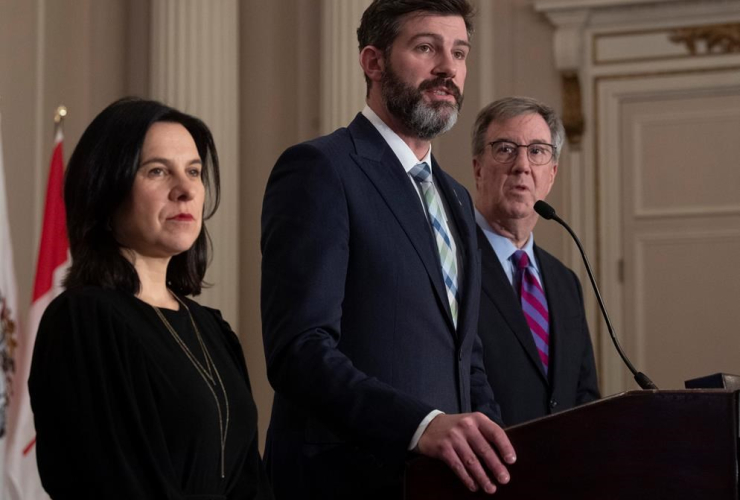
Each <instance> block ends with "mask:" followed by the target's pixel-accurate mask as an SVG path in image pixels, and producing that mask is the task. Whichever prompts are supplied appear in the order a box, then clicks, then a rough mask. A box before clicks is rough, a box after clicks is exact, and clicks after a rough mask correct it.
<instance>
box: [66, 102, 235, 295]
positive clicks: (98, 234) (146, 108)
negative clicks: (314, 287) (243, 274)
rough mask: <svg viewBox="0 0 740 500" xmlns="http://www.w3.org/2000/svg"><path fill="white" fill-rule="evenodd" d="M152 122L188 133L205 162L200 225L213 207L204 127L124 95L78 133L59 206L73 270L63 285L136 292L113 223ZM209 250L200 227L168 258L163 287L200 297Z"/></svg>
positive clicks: (214, 164) (212, 157)
mask: <svg viewBox="0 0 740 500" xmlns="http://www.w3.org/2000/svg"><path fill="white" fill-rule="evenodd" d="M157 122H174V123H179V124H181V125H182V126H183V127H185V128H186V129H187V130H188V132H190V135H191V136H192V137H193V140H194V141H195V145H196V147H197V148H198V154H199V155H200V159H201V161H202V163H203V170H202V179H203V184H204V185H205V188H206V205H205V207H204V214H203V220H204V221H205V220H206V219H208V218H210V217H211V216H212V215H213V214H214V213H215V211H216V209H217V208H218V204H219V201H220V196H221V188H220V179H219V167H218V154H217V152H216V146H215V144H214V142H213V136H212V135H211V131H210V130H209V129H208V127H207V126H206V124H205V123H203V122H202V121H201V120H199V119H198V118H195V117H194V116H190V115H188V114H185V113H182V112H180V111H177V110H176V109H173V108H171V107H169V106H165V105H164V104H162V103H160V102H157V101H149V100H144V99H138V98H134V97H126V98H123V99H120V100H118V101H116V102H114V103H113V104H111V105H110V106H108V107H107V108H105V109H104V110H103V111H102V112H101V113H100V114H99V115H98V116H96V117H95V119H94V120H93V121H92V123H90V125H89V126H88V127H87V129H86V130H85V132H84V133H83V134H82V137H81V138H80V142H79V143H78V144H77V147H76V148H75V150H74V152H73V153H72V157H71V159H70V160H69V165H68V167H67V172H66V174H65V178H64V205H65V207H66V210H67V233H68V235H69V246H70V251H71V253H72V267H71V268H70V270H69V274H67V277H66V278H65V281H64V286H65V287H66V288H74V287H80V286H85V285H97V286H101V287H103V288H113V289H118V290H124V291H127V292H130V293H133V294H135V293H138V291H139V288H140V285H141V284H140V282H139V276H138V274H137V273H136V270H135V269H134V266H133V265H132V264H131V262H129V260H128V259H126V258H125V257H124V256H123V255H122V253H121V245H120V243H118V241H116V239H115V237H114V234H113V231H112V230H111V227H110V220H111V218H112V216H113V214H114V212H115V211H116V210H117V209H118V208H119V207H120V206H121V205H122V204H123V202H124V201H125V200H126V199H127V198H128V196H129V195H130V193H131V189H132V187H133V183H134V178H135V176H136V172H137V171H138V169H139V161H140V156H141V148H142V146H143V144H144V138H145V137H146V134H147V132H148V131H149V128H150V127H151V126H152V125H153V124H154V123H157ZM210 247H211V243H210V239H209V237H208V231H207V230H206V226H205V223H204V224H203V227H202V228H201V231H200V234H199V235H198V238H197V239H196V240H195V243H194V244H193V246H192V247H191V248H190V249H189V250H187V251H185V252H183V253H181V254H178V255H176V256H174V257H173V258H172V260H170V263H169V266H168V268H167V285H168V286H169V287H170V288H171V289H172V290H173V291H174V292H175V293H179V294H183V295H197V294H199V293H200V291H201V288H202V287H203V286H204V282H203V277H204V276H205V272H206V267H207V266H208V261H209V253H210V250H211V248H210Z"/></svg>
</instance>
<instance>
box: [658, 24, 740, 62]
mask: <svg viewBox="0 0 740 500" xmlns="http://www.w3.org/2000/svg"><path fill="white" fill-rule="evenodd" d="M669 40H670V41H671V42H673V43H677V44H684V45H686V49H687V50H688V51H689V52H690V53H691V55H692V56H693V55H697V54H702V53H703V54H730V53H733V52H740V23H735V24H715V25H712V26H701V27H695V28H678V29H675V30H671V35H670V37H669Z"/></svg>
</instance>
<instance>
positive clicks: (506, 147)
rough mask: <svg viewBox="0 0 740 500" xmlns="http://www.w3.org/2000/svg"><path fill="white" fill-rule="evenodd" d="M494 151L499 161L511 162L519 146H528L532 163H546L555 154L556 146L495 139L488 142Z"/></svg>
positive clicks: (494, 155) (517, 152) (528, 156)
mask: <svg viewBox="0 0 740 500" xmlns="http://www.w3.org/2000/svg"><path fill="white" fill-rule="evenodd" d="M488 145H489V146H491V152H493V159H494V160H496V161H497V162H499V163H511V162H513V161H514V160H515V159H516V157H517V155H518V154H519V148H527V158H529V162H530V163H531V164H532V165H546V164H547V163H549V162H550V160H552V158H553V156H554V155H555V146H553V145H552V144H547V143H544V142H533V143H532V144H517V143H515V142H511V141H493V142H489V143H488Z"/></svg>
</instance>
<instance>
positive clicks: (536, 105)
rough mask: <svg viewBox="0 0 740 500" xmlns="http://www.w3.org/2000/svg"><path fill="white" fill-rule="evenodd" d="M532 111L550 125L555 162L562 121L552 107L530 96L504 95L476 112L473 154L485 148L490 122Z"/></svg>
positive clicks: (559, 148)
mask: <svg viewBox="0 0 740 500" xmlns="http://www.w3.org/2000/svg"><path fill="white" fill-rule="evenodd" d="M532 113H536V114H538V115H540V116H541V117H542V118H543V119H544V120H545V123H547V126H548V127H550V135H551V136H552V143H553V145H554V146H555V152H554V155H553V157H554V158H555V161H556V162H557V161H558V158H559V157H560V152H561V151H562V147H563V143H564V142H565V128H564V127H563V122H562V120H561V119H560V117H559V116H558V114H557V113H556V112H555V110H554V109H552V108H551V107H550V106H547V105H546V104H543V103H541V102H539V101H538V100H536V99H533V98H531V97H504V98H503V99H499V100H497V101H494V102H492V103H491V104H489V105H488V106H486V107H485V108H483V109H482V110H481V111H480V113H478V117H477V118H476V119H475V125H473V137H472V139H473V141H472V146H473V156H478V155H480V154H481V153H483V150H484V149H485V148H486V131H487V130H488V127H489V126H490V125H491V123H493V122H503V121H506V120H509V119H511V118H514V117H515V116H521V115H528V114H532Z"/></svg>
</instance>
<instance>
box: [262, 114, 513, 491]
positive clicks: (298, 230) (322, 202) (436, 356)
mask: <svg viewBox="0 0 740 500" xmlns="http://www.w3.org/2000/svg"><path fill="white" fill-rule="evenodd" d="M433 172H434V179H435V183H436V185H437V188H438V190H439V191H440V193H441V195H442V196H443V197H444V198H445V199H446V202H447V207H448V209H449V212H450V213H449V214H448V216H449V217H451V218H452V219H453V220H454V224H455V226H456V228H457V233H458V235H459V238H458V246H459V250H460V251H461V252H462V256H463V266H462V269H463V274H462V289H461V290H462V293H461V300H460V312H459V318H458V319H459V324H458V328H457V329H455V328H454V326H453V322H452V317H451V314H450V310H449V304H448V302H447V295H446V292H445V288H444V284H443V282H442V275H441V270H440V266H439V258H438V253H437V249H436V246H435V242H434V240H433V238H432V234H431V231H430V228H429V224H428V222H427V220H426V216H425V214H424V210H423V207H422V205H421V201H420V199H419V196H418V194H417V192H416V190H415V188H414V186H413V184H412V183H411V180H410V179H409V177H408V175H407V174H406V172H405V171H404V169H403V167H402V166H401V164H400V162H399V161H398V159H397V158H396V156H395V154H394V153H393V151H392V150H391V148H390V147H389V146H388V145H387V144H386V142H385V140H384V139H383V138H382V136H381V135H380V134H379V133H378V131H377V130H376V129H375V128H374V127H373V126H372V124H371V123H370V122H369V121H368V120H367V119H366V118H365V117H364V116H362V115H358V116H357V118H355V120H354V121H353V122H352V123H351V124H350V125H349V127H348V128H343V129H339V130H337V131H335V132H334V133H332V134H330V135H328V136H325V137H320V138H318V139H315V140H313V141H310V142H307V143H303V144H299V145H297V146H294V147H291V148H289V149H288V150H287V151H286V152H285V153H283V155H282V156H281V157H280V159H279V160H278V161H277V164H276V165H275V167H274V169H273V172H272V174H271V176H270V179H269V181H268V185H267V189H266V193H265V199H264V206H263V212H262V255H263V257H262V325H263V337H264V344H265V354H266V358H267V370H268V377H269V379H270V382H271V384H272V385H273V387H274V389H275V400H274V404H273V410H272V417H271V421H270V428H269V430H268V437H267V445H266V451H265V460H266V463H267V467H268V471H269V473H270V475H271V478H272V480H273V484H274V486H275V490H276V496H277V497H278V498H279V499H280V498H290V499H295V498H322V499H330V498H363V497H362V496H361V494H362V493H364V494H367V495H368V496H369V497H373V496H374V497H377V498H381V497H382V498H386V497H384V496H378V495H390V494H389V493H381V491H388V490H387V489H388V488H391V487H397V486H399V485H400V473H401V470H402V465H403V462H404V460H405V458H406V455H407V451H406V449H407V447H408V445H409V443H410V441H411V437H412V435H413V434H414V432H415V430H416V429H417V427H418V425H419V423H420V422H421V421H422V419H423V418H424V417H425V416H426V415H427V414H428V413H429V412H430V411H432V410H433V409H439V410H442V411H444V412H448V413H459V412H468V411H472V410H477V411H482V412H484V413H486V414H487V415H489V416H490V417H492V418H496V419H497V418H499V414H498V408H497V407H496V405H495V403H494V401H493V395H492V392H491V389H490V386H489V384H488V380H487V377H486V375H485V372H484V368H483V358H482V348H481V344H480V340H479V339H478V337H477V335H476V327H477V322H478V304H479V290H480V257H479V253H478V243H477V237H476V233H475V221H474V216H473V207H472V203H471V200H470V196H469V195H468V193H467V191H466V190H465V189H464V188H463V187H462V186H461V185H460V184H458V183H457V182H455V181H454V180H453V179H452V178H451V177H449V176H448V175H447V174H445V173H444V172H443V171H442V169H441V168H440V167H439V165H438V164H437V163H436V162H435V161H433ZM387 498H390V496H387Z"/></svg>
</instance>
